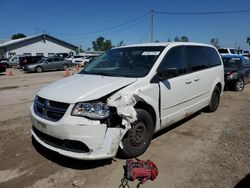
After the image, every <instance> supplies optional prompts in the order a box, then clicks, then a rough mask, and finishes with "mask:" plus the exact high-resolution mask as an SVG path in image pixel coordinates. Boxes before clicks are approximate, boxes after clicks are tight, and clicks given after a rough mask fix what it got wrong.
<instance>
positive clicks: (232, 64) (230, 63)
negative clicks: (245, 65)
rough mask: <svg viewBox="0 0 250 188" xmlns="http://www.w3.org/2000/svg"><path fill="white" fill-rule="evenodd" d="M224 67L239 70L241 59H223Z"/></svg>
mask: <svg viewBox="0 0 250 188" xmlns="http://www.w3.org/2000/svg"><path fill="white" fill-rule="evenodd" d="M222 60H223V63H224V67H229V68H239V67H241V58H222Z"/></svg>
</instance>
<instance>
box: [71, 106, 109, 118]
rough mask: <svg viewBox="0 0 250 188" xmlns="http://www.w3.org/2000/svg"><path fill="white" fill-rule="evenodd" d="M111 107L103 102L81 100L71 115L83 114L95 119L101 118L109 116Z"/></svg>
mask: <svg viewBox="0 0 250 188" xmlns="http://www.w3.org/2000/svg"><path fill="white" fill-rule="evenodd" d="M109 113H110V112H109V107H108V106H107V104H105V103H102V102H93V103H85V102H79V103H76V105H75V106H74V108H73V110H72V112H71V115H72V116H82V117H87V118H90V119H94V120H101V119H105V118H107V117H109Z"/></svg>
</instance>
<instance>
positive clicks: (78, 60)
mask: <svg viewBox="0 0 250 188" xmlns="http://www.w3.org/2000/svg"><path fill="white" fill-rule="evenodd" d="M94 57H96V55H74V56H71V57H70V58H66V59H67V60H70V61H72V63H74V64H75V65H80V66H85V65H86V63H88V62H89V61H90V60H91V59H92V58H94Z"/></svg>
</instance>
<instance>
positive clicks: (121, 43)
mask: <svg viewBox="0 0 250 188" xmlns="http://www.w3.org/2000/svg"><path fill="white" fill-rule="evenodd" d="M116 46H117V47H120V46H125V44H124V42H123V40H121V41H120V42H119V43H118V44H117V45H116Z"/></svg>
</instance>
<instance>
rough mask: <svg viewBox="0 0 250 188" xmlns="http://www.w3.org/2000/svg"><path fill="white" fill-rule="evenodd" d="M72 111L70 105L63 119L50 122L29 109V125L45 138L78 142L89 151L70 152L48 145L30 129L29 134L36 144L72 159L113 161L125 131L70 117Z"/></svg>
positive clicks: (81, 118) (97, 122) (32, 109)
mask: <svg viewBox="0 0 250 188" xmlns="http://www.w3.org/2000/svg"><path fill="white" fill-rule="evenodd" d="M72 108H73V105H70V106H69V108H68V110H67V111H66V113H65V114H64V116H63V117H62V119H60V120H59V121H57V122H52V121H49V120H46V119H43V118H41V117H39V116H37V115H36V114H35V112H34V108H33V105H32V106H31V107H30V112H31V121H32V125H33V126H34V128H35V129H37V130H38V131H40V132H42V133H43V134H44V135H48V136H50V137H52V138H55V139H58V140H61V141H64V140H67V141H77V142H81V143H83V144H84V145H86V146H87V148H88V149H89V150H88V151H84V150H83V151H73V150H68V149H66V148H63V147H61V146H57V145H56V144H55V143H53V144H50V143H49V142H47V140H46V139H44V138H43V137H41V135H39V134H37V133H36V131H34V129H32V130H31V133H32V136H33V137H34V138H35V140H36V141H37V142H39V143H40V144H41V145H43V146H44V147H46V148H48V149H50V150H52V151H55V152H57V153H59V154H61V155H64V156H67V157H71V158H75V159H80V160H97V159H106V158H112V157H114V156H115V155H116V153H117V150H118V147H119V144H120V141H121V139H122V136H123V135H124V130H123V129H121V128H107V125H106V124H101V123H100V121H93V120H89V119H86V118H83V117H76V116H71V115H70V112H71V110H72ZM43 134H42V135H43Z"/></svg>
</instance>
